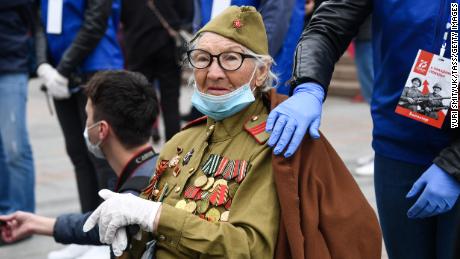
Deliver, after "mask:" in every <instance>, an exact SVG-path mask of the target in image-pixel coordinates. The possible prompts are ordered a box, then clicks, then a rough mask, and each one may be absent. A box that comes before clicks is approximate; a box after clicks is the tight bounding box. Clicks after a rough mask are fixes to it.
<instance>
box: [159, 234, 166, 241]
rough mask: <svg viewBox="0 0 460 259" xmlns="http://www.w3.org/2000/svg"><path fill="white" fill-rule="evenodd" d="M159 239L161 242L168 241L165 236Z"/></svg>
mask: <svg viewBox="0 0 460 259" xmlns="http://www.w3.org/2000/svg"><path fill="white" fill-rule="evenodd" d="M158 239H159V240H160V241H165V240H166V237H165V236H164V235H160V236H159V237H158Z"/></svg>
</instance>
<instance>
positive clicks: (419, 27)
mask: <svg viewBox="0 0 460 259" xmlns="http://www.w3.org/2000/svg"><path fill="white" fill-rule="evenodd" d="M371 12H372V13H373V39H372V40H373V53H374V70H375V82H374V92H373V96H372V102H371V110H372V118H373V122H374V131H373V143H372V145H373V148H374V150H375V175H374V177H375V193H376V198H377V207H378V212H379V216H380V223H381V227H382V230H383V235H384V241H385V246H386V250H387V253H388V256H389V258H404V259H407V258H409V259H410V258H417V259H421V258H422V259H423V258H427V259H428V258H453V251H454V247H455V242H456V228H457V226H458V225H459V223H460V221H459V218H460V210H459V206H458V204H457V198H458V195H459V193H460V183H459V179H460V138H459V130H458V129H451V128H450V121H448V120H446V121H445V122H444V126H443V128H442V129H438V128H435V127H432V126H429V125H427V124H424V123H421V122H418V121H415V120H413V119H410V118H408V117H404V116H401V115H398V114H396V113H395V108H396V106H397V104H398V100H399V98H400V96H401V93H402V92H403V89H404V85H405V83H406V80H407V79H408V77H409V73H410V72H411V68H412V65H413V64H414V61H415V60H416V56H417V53H418V51H419V50H420V49H421V50H425V51H428V52H431V53H434V54H437V55H439V54H441V53H442V52H443V51H442V50H441V49H442V48H444V50H445V53H444V58H450V44H449V43H450V37H447V38H446V39H444V35H448V34H445V32H447V33H448V32H449V31H448V30H446V24H447V23H448V22H449V21H450V16H449V14H450V1H429V0H422V1H415V0H403V1H372V0H343V1H326V2H324V3H323V4H322V5H321V6H320V7H319V8H318V10H317V11H316V12H315V14H314V16H313V18H312V20H311V22H310V24H309V26H308V27H307V28H306V29H305V31H304V32H303V34H302V38H301V40H300V42H299V45H298V46H297V52H296V60H295V65H294V72H293V79H294V83H293V87H292V88H293V96H292V97H290V98H289V99H288V100H287V101H285V102H284V103H283V104H281V105H280V106H278V107H277V108H276V109H274V110H273V111H272V112H271V115H270V116H269V118H268V121H267V128H266V129H267V130H268V131H270V132H272V134H271V137H270V140H269V142H268V143H269V144H270V145H273V146H274V147H275V149H274V152H275V154H284V155H285V156H291V155H292V154H293V153H294V152H295V150H296V148H297V146H298V143H299V142H300V141H301V140H302V138H303V137H304V134H305V133H306V132H307V131H309V133H310V136H307V137H313V138H315V137H318V135H316V133H317V126H318V125H319V120H320V117H321V105H322V101H323V98H320V99H318V98H317V97H315V96H314V93H315V92H318V91H319V92H323V93H324V92H326V91H327V86H328V85H329V82H330V79H331V75H332V72H333V68H334V64H335V62H336V61H337V60H338V59H339V58H340V56H341V55H342V53H343V52H344V51H345V49H346V48H347V46H348V44H349V43H350V41H351V40H352V38H353V37H354V36H355V34H356V33H357V31H358V28H359V25H360V24H361V23H362V22H363V21H364V19H365V18H366V17H367V16H368V15H369V14H370V13H371ZM446 41H447V44H446V45H444V44H443V43H445V42H446ZM443 46H444V47H443ZM446 62H447V61H446ZM448 62H450V61H448ZM357 116H358V115H357ZM447 117H449V116H447ZM337 123H346V122H343V121H339V122H337ZM285 148H287V149H285Z"/></svg>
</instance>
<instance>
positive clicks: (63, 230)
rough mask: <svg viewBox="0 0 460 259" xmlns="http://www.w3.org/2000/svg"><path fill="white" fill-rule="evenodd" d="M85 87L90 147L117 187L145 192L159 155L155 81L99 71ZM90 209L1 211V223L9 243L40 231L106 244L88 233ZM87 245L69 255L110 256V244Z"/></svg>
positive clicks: (86, 257)
mask: <svg viewBox="0 0 460 259" xmlns="http://www.w3.org/2000/svg"><path fill="white" fill-rule="evenodd" d="M85 91H86V95H87V96H88V97H87V98H88V102H87V104H86V113H87V115H88V116H87V121H86V131H85V135H86V136H87V139H88V145H89V148H90V149H91V150H98V151H96V152H100V153H102V154H103V155H104V157H105V158H106V159H107V161H108V163H109V164H110V166H111V167H112V168H113V169H114V171H115V173H116V175H117V177H118V181H117V186H116V191H117V192H119V193H131V194H133V195H139V193H140V192H141V190H142V189H144V188H145V187H147V185H148V183H149V179H150V176H151V175H152V172H153V171H154V169H155V165H156V161H157V158H158V154H157V153H155V151H154V150H153V149H152V146H151V145H150V135H151V125H152V123H153V121H154V120H155V118H156V117H157V115H158V103H157V100H156V96H155V92H154V90H153V89H152V86H151V84H150V83H149V82H148V81H147V79H146V78H145V77H144V76H143V75H141V74H139V73H134V72H127V71H115V72H112V71H109V72H101V73H99V74H97V75H95V76H94V77H93V78H92V79H91V80H90V81H89V82H88V84H87V88H86V90H85ZM97 143H99V144H97ZM0 155H1V154H0ZM0 162H1V160H0ZM0 166H1V164H0ZM0 183H1V182H0ZM0 191H2V189H0ZM90 214H91V212H86V213H83V214H82V213H71V214H64V215H60V216H58V217H57V218H50V217H44V216H39V215H36V214H33V213H28V212H24V211H17V212H15V213H13V214H10V215H4V216H1V214H0V222H5V223H6V226H5V227H3V228H0V234H1V235H0V236H1V237H2V239H4V240H5V241H6V242H15V241H17V240H20V239H21V238H24V237H27V236H30V235H33V234H39V235H47V236H52V237H54V239H55V240H56V242H59V243H63V244H72V243H76V244H81V245H98V246H100V245H102V244H101V243H100V241H99V230H98V229H97V228H95V229H94V230H93V231H90V232H83V224H84V222H85V221H86V219H87V218H88V217H89V215H90ZM84 247H85V248H86V250H85V251H84V253H81V254H79V255H69V256H68V257H66V258H69V259H70V258H78V259H96V258H97V259H102V258H109V257H110V253H109V249H107V247H105V249H90V247H87V246H84ZM62 258H64V257H62Z"/></svg>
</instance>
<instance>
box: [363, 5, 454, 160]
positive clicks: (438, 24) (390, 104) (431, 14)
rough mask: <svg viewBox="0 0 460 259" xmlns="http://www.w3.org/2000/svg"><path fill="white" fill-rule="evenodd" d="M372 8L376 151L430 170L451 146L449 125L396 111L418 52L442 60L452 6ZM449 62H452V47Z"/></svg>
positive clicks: (373, 105)
mask: <svg viewBox="0 0 460 259" xmlns="http://www.w3.org/2000/svg"><path fill="white" fill-rule="evenodd" d="M373 8H374V10H373V32H372V37H373V38H372V41H373V58H374V74H375V79H374V90H373V99H372V104H371V111H372V118H373V121H374V131H373V135H374V140H373V143H372V145H373V147H374V150H375V152H376V153H377V154H380V155H383V156H385V157H389V158H392V159H396V160H402V161H405V162H410V163H416V164H422V165H428V164H430V163H432V160H433V158H434V157H435V156H437V154H439V152H440V151H441V150H442V149H443V148H445V147H446V146H447V145H449V142H450V141H451V140H450V135H449V134H450V131H451V130H450V129H448V128H449V127H450V121H448V120H446V121H445V122H444V126H445V127H444V128H443V129H437V128H434V127H431V126H428V125H426V124H423V123H421V122H417V121H415V120H412V119H409V118H407V117H403V116H401V115H398V114H396V113H395V108H396V105H397V104H398V100H399V97H400V96H401V93H402V91H403V89H404V85H405V82H406V80H407V77H408V75H409V73H410V71H411V68H412V64H413V62H414V60H415V57H416V55H417V51H418V50H419V49H424V50H426V51H429V52H432V53H435V54H439V50H440V48H441V45H442V42H443V39H442V38H443V34H444V31H445V27H446V23H447V21H448V20H449V14H450V1H448V0H436V1H433V0H404V1H401V0H384V1H382V0H375V1H374V7H373ZM448 42H449V43H450V38H449V39H448ZM448 45H450V44H448ZM445 56H446V57H450V47H448V49H447V50H446V54H445ZM456 130H458V129H456Z"/></svg>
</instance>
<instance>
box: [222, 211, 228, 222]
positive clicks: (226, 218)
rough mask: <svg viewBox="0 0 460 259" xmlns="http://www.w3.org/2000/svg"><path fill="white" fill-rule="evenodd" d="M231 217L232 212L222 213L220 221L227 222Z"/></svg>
mask: <svg viewBox="0 0 460 259" xmlns="http://www.w3.org/2000/svg"><path fill="white" fill-rule="evenodd" d="M229 215H230V211H225V212H222V214H221V215H220V221H223V222H227V221H228V216H229Z"/></svg>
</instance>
